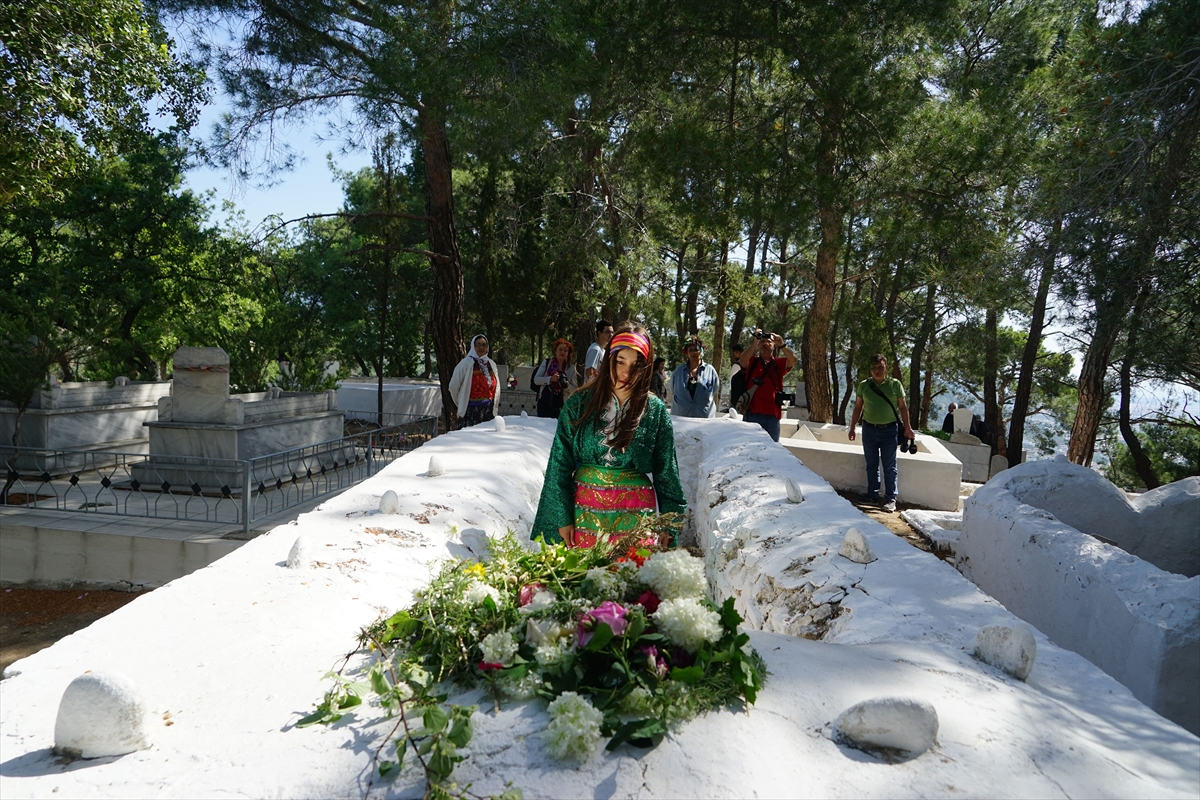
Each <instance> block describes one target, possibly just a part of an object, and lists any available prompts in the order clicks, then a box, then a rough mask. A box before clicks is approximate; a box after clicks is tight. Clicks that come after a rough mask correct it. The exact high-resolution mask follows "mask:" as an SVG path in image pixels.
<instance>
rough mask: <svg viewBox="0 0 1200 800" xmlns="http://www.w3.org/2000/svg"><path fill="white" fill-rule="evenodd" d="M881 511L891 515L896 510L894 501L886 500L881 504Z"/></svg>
mask: <svg viewBox="0 0 1200 800" xmlns="http://www.w3.org/2000/svg"><path fill="white" fill-rule="evenodd" d="M883 510H884V511H886V512H887V513H889V514H891V513H892V512H893V511H895V510H896V501H895V500H888V501H887V502H886V503H884V504H883Z"/></svg>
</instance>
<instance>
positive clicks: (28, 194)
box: [0, 0, 203, 205]
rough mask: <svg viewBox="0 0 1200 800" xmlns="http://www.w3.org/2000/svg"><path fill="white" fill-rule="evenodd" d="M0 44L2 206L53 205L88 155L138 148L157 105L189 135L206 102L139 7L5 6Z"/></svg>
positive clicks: (132, 3) (112, 0) (0, 12)
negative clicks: (40, 201)
mask: <svg viewBox="0 0 1200 800" xmlns="http://www.w3.org/2000/svg"><path fill="white" fill-rule="evenodd" d="M0 43H2V46H0V85H3V86H4V92H3V93H2V94H0V205H8V204H9V203H10V202H13V201H14V199H19V200H22V201H24V202H37V200H38V199H39V198H42V199H46V198H49V197H51V196H53V195H54V194H56V193H57V189H58V188H59V187H58V182H59V181H60V180H62V179H64V178H69V177H71V176H72V175H73V173H74V171H75V169H76V168H78V167H80V166H82V165H85V164H86V162H87V161H88V160H89V158H90V157H91V156H93V155H95V154H101V153H102V154H107V155H112V154H113V153H114V152H115V151H116V150H118V149H123V148H124V147H125V146H126V145H128V143H129V142H130V140H132V141H134V142H136V141H137V139H138V138H139V137H140V136H141V135H143V134H144V133H145V132H146V130H147V129H148V121H149V115H148V113H147V110H146V104H147V103H148V102H149V101H151V100H152V99H153V98H156V97H157V98H159V99H160V100H161V101H162V102H163V104H164V106H165V110H166V111H167V112H169V113H171V114H173V115H174V116H175V118H176V119H177V120H178V121H179V122H180V123H182V124H183V126H184V127H185V128H186V127H190V126H191V123H192V122H194V119H195V115H196V111H197V108H196V107H197V104H198V102H199V101H200V100H201V98H202V96H203V92H202V90H201V87H202V81H203V74H202V73H201V72H199V71H198V70H196V69H194V68H192V67H190V66H189V65H187V64H185V63H181V62H180V61H179V60H178V59H177V58H176V57H175V56H174V55H173V54H172V46H173V45H172V42H171V40H170V39H169V38H168V37H167V35H166V33H165V32H164V30H163V28H162V26H161V25H160V24H159V22H158V19H157V18H156V16H155V15H154V14H153V13H151V12H150V11H149V10H148V9H146V8H145V6H144V5H143V4H142V2H141V0H70V2H52V3H41V2H33V3H31V2H24V0H4V2H0Z"/></svg>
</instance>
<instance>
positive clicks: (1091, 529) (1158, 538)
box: [956, 461, 1200, 733]
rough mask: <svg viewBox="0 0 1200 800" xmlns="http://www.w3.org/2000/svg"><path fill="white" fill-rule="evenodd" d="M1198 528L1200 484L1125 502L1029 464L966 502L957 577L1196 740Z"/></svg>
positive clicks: (1199, 726) (1096, 485)
mask: <svg viewBox="0 0 1200 800" xmlns="http://www.w3.org/2000/svg"><path fill="white" fill-rule="evenodd" d="M1198 518H1200V478H1188V479H1187V480H1185V481H1180V482H1178V483H1175V484H1171V485H1170V486H1165V487H1160V488H1159V489H1156V490H1155V491H1153V492H1147V493H1146V494H1144V495H1141V496H1139V497H1137V498H1136V499H1134V500H1129V499H1128V498H1126V496H1125V494H1124V493H1123V492H1121V491H1120V490H1119V489H1117V488H1116V487H1115V486H1113V485H1112V484H1111V483H1109V482H1108V481H1107V480H1105V479H1104V478H1103V477H1102V476H1100V475H1099V474H1097V473H1095V472H1093V471H1092V470H1090V469H1087V468H1085V467H1081V466H1078V465H1075V464H1069V463H1065V462H1058V461H1037V462H1034V463H1031V464H1022V465H1020V466H1018V467H1016V468H1015V469H1010V470H1006V471H1005V472H1004V473H1002V474H1001V475H999V476H997V477H996V478H995V479H993V480H992V481H990V482H989V483H987V484H986V485H985V486H983V487H982V488H980V489H979V490H978V491H976V492H975V493H974V494H973V495H972V496H971V498H970V499H969V500H968V501H967V503H966V507H965V508H964V510H963V521H962V532H961V535H960V536H959V540H958V543H957V545H956V551H957V553H958V566H959V568H960V569H962V570H963V572H964V574H966V575H968V576H969V577H970V578H971V580H973V581H974V582H975V583H976V584H978V585H979V586H980V587H981V588H982V589H983V590H984V591H986V592H988V593H989V594H991V595H992V596H993V597H995V598H996V599H997V600H999V601H1000V602H1002V603H1004V605H1005V606H1006V607H1007V608H1008V609H1009V610H1011V611H1012V612H1013V613H1014V614H1016V615H1018V616H1019V617H1021V618H1022V619H1024V620H1027V621H1028V622H1029V623H1031V624H1032V625H1035V626H1037V628H1038V629H1039V630H1040V631H1043V632H1044V633H1045V634H1046V635H1047V636H1049V637H1050V638H1051V639H1053V640H1054V642H1055V643H1057V644H1058V645H1060V646H1062V647H1066V648H1069V649H1071V650H1074V651H1075V652H1077V653H1080V654H1081V655H1083V656H1085V657H1087V658H1089V659H1090V660H1091V661H1093V662H1094V663H1095V664H1097V665H1098V666H1100V667H1101V668H1103V669H1104V670H1105V671H1106V672H1108V673H1109V674H1110V675H1112V676H1113V677H1114V678H1116V679H1117V680H1119V681H1121V683H1123V684H1125V685H1126V686H1128V687H1129V689H1130V690H1131V691H1132V692H1133V694H1134V695H1135V696H1136V697H1138V698H1139V699H1141V700H1142V701H1143V702H1145V703H1146V704H1147V705H1149V706H1151V707H1152V708H1154V709H1155V710H1157V711H1158V712H1159V713H1161V714H1163V715H1164V716H1166V717H1168V718H1170V719H1173V720H1175V721H1176V722H1178V723H1179V724H1181V725H1183V726H1184V727H1185V728H1187V729H1188V730H1191V731H1192V732H1193V733H1196V732H1200V689H1198V688H1197V687H1198V683H1197V677H1196V676H1197V675H1200V576H1197V574H1196V558H1197V550H1196V546H1197V543H1198V539H1200V529H1198V528H1197V525H1196V520H1197V519H1198ZM1091 534H1095V535H1094V536H1093V535H1091ZM1096 536H1100V537H1103V538H1105V539H1107V540H1109V541H1112V542H1115V543H1116V545H1117V546H1114V545H1112V544H1106V543H1105V542H1104V541H1101V540H1100V539H1098V538H1096ZM1121 548H1125V549H1124V550H1123V549H1121ZM1139 556H1141V557H1139ZM1151 558H1153V559H1154V561H1155V562H1156V563H1157V565H1156V563H1151V561H1150V559H1151ZM1144 559H1145V560H1144ZM1163 567H1173V568H1174V570H1173V571H1168V570H1167V569H1164V568H1163ZM1189 574H1190V575H1191V577H1188V575H1189Z"/></svg>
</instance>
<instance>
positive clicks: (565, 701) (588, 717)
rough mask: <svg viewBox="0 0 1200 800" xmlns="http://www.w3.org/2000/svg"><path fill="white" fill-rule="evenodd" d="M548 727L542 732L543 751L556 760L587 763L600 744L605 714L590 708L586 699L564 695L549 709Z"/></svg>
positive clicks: (576, 695)
mask: <svg viewBox="0 0 1200 800" xmlns="http://www.w3.org/2000/svg"><path fill="white" fill-rule="evenodd" d="M548 710H549V712H550V724H549V725H547V726H546V730H545V731H544V732H543V733H542V738H543V739H545V741H546V749H547V750H549V751H550V755H552V756H554V757H555V758H559V759H567V758H570V759H574V760H576V761H586V760H587V758H588V756H590V755H591V754H592V749H593V748H595V746H596V744H597V743H598V742H599V741H600V725H601V723H603V722H604V715H603V714H601V713H600V712H599V711H597V710H596V709H595V708H593V707H592V704H591V703H589V702H588V701H587V698H586V697H581V696H579V695H578V694H576V693H575V692H563V693H562V694H560V695H559V696H558V697H557V698H555V700H554V702H552V703H551V704H550V708H549V709H548Z"/></svg>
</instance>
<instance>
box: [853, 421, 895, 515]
mask: <svg viewBox="0 0 1200 800" xmlns="http://www.w3.org/2000/svg"><path fill="white" fill-rule="evenodd" d="M862 443H863V455H865V456H866V457H867V494H868V495H870V496H871V497H878V496H879V462H880V461H882V462H883V489H884V497H883V499H884V502H887V501H888V500H895V499H896V475H897V473H898V470H897V468H896V447H897V445H899V444H900V425H899V423H896V422H893V423H892V424H891V425H885V426H884V427H882V428H879V427H876V426H875V425H870V424H868V423H867V422H863V426H862Z"/></svg>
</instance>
